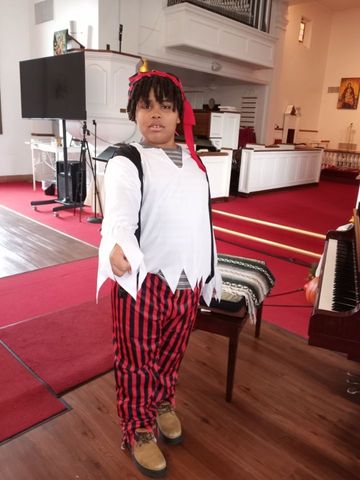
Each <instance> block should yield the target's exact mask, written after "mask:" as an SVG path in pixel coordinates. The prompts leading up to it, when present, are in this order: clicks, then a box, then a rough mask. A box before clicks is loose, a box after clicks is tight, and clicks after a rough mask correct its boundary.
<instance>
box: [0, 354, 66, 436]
mask: <svg viewBox="0 0 360 480" xmlns="http://www.w3.org/2000/svg"><path fill="white" fill-rule="evenodd" d="M0 365H1V368H0V392H1V394H0V412H1V414H0V442H2V441H3V440H6V439H8V438H11V437H12V436H14V435H16V434H18V433H20V432H23V431H24V430H27V429H28V428H31V427H33V426H34V425H36V424H38V423H40V422H43V421H44V420H46V419H48V418H50V417H52V416H54V415H57V414H58V413H60V412H63V411H64V410H66V406H65V405H64V404H63V403H62V402H61V401H60V400H59V399H57V398H56V397H54V396H53V395H52V394H51V393H50V392H49V391H48V390H47V388H46V387H45V386H44V385H43V384H42V383H40V382H39V381H38V380H37V379H36V378H35V377H34V376H33V375H32V374H31V373H29V372H28V370H27V369H26V368H25V367H23V366H22V365H21V364H20V363H19V362H18V361H17V360H16V359H15V358H14V357H13V356H12V355H11V354H10V353H9V352H8V351H7V350H6V349H5V348H4V347H3V345H0Z"/></svg>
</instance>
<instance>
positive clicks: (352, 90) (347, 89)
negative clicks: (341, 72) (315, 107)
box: [337, 77, 360, 110]
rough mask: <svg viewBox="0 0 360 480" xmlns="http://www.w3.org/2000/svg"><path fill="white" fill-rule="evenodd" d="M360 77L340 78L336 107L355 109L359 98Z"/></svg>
mask: <svg viewBox="0 0 360 480" xmlns="http://www.w3.org/2000/svg"><path fill="white" fill-rule="evenodd" d="M359 89H360V78H358V77H352V78H342V79H341V82H340V87H339V98H338V102H337V108H346V109H352V110H356V109H357V106H358V100H359Z"/></svg>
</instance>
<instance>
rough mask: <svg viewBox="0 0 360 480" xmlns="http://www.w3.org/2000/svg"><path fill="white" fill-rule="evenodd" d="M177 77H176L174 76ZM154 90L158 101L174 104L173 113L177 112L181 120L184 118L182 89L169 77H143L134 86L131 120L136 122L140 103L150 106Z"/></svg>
mask: <svg viewBox="0 0 360 480" xmlns="http://www.w3.org/2000/svg"><path fill="white" fill-rule="evenodd" d="M173 76H174V77H175V75H173ZM151 89H154V95H155V98H156V101H157V102H159V103H163V102H164V101H168V102H171V103H172V104H173V111H174V112H175V111H177V112H178V114H179V117H180V120H182V118H183V98H182V94H181V91H180V89H179V88H178V87H177V86H176V85H175V84H174V83H173V82H172V81H171V80H170V78H167V77H160V76H157V75H154V76H151V77H145V76H144V77H143V78H141V79H140V80H139V81H137V82H136V83H134V85H133V89H132V90H131V92H130V95H129V101H128V105H127V112H128V115H129V120H132V121H133V122H134V121H135V115H136V106H137V104H138V103H139V101H143V102H144V103H145V105H147V106H148V105H149V94H150V90H151Z"/></svg>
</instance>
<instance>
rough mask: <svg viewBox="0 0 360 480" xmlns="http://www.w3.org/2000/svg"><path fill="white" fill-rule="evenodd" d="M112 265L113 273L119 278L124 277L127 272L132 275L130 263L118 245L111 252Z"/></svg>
mask: <svg viewBox="0 0 360 480" xmlns="http://www.w3.org/2000/svg"><path fill="white" fill-rule="evenodd" d="M110 265H111V269H112V271H113V273H114V274H115V275H117V276H118V277H122V276H123V275H124V273H126V272H128V273H131V266H130V263H129V262H128V260H127V258H126V257H125V255H124V252H123V250H122V248H121V247H120V246H119V245H117V244H116V245H115V247H114V248H113V249H112V250H111V252H110Z"/></svg>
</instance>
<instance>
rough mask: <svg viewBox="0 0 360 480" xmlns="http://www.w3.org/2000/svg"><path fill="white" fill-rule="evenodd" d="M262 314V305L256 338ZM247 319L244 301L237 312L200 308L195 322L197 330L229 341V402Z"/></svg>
mask: <svg viewBox="0 0 360 480" xmlns="http://www.w3.org/2000/svg"><path fill="white" fill-rule="evenodd" d="M261 314H262V304H261V305H260V306H259V307H258V308H257V311H256V322H255V337H256V338H259V336H260V328H261ZM247 319H248V311H247V308H246V305H245V301H243V304H242V306H241V308H240V309H239V310H238V311H237V312H230V311H227V310H220V309H217V308H208V307H203V306H200V307H199V310H198V314H197V317H196V320H195V327H194V328H195V329H199V330H203V331H205V332H209V333H215V334H217V335H221V336H223V337H227V338H228V339H229V347H228V361H227V374H226V395H225V399H226V401H227V402H231V400H232V393H233V386H234V377H235V368H236V356H237V348H238V343H239V335H240V332H241V330H242V329H243V327H244V325H245V323H246V320H247Z"/></svg>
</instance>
